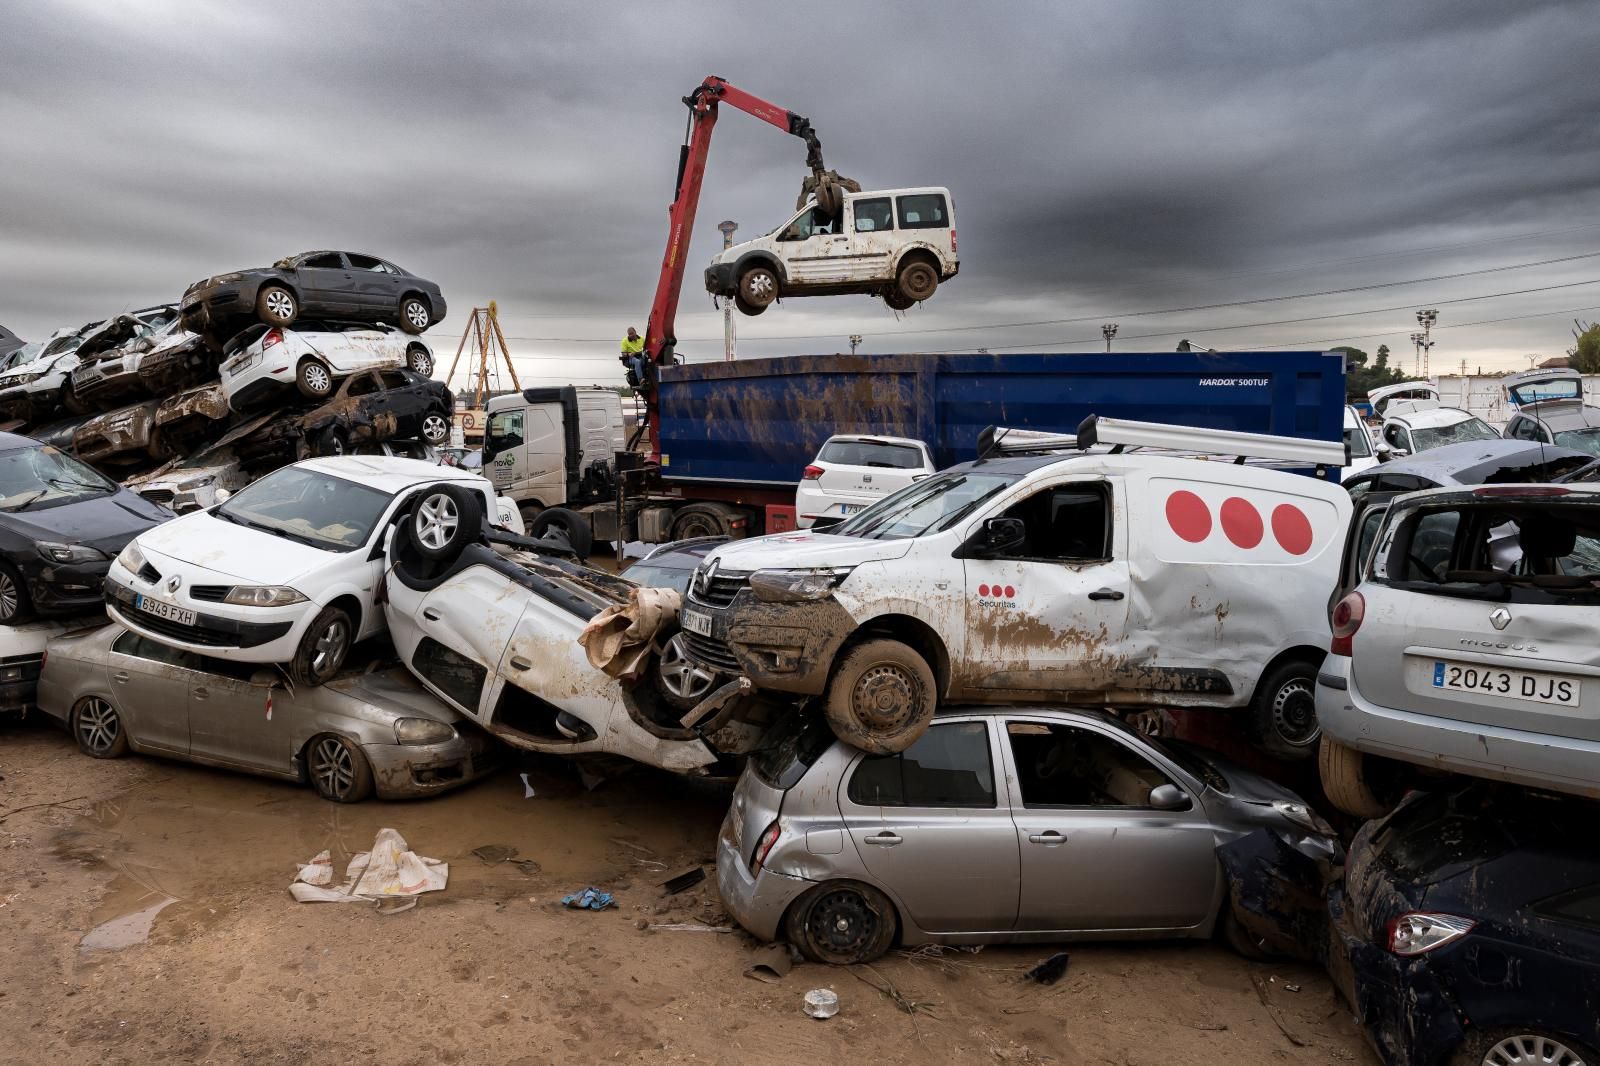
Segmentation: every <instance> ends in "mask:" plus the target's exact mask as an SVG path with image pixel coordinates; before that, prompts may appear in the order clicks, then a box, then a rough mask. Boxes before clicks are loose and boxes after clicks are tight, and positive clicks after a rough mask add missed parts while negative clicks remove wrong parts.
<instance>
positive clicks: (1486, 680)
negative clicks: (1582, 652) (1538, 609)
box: [1433, 660, 1582, 707]
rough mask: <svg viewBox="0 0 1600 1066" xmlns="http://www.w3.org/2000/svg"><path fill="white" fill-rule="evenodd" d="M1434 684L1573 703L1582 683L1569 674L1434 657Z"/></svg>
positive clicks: (1566, 704)
mask: <svg viewBox="0 0 1600 1066" xmlns="http://www.w3.org/2000/svg"><path fill="white" fill-rule="evenodd" d="M1433 687H1434V688H1439V689H1444V690H1446V691H1449V692H1481V693H1483V694H1484V695H1486V696H1504V697H1506V698H1507V699H1513V700H1528V701H1529V702H1531V703H1553V704H1555V705H1556V706H1558V707H1576V706H1578V704H1579V703H1580V702H1581V697H1580V692H1581V688H1582V686H1581V685H1580V684H1579V682H1578V681H1577V680H1575V679H1573V678H1570V677H1561V676H1559V675H1557V674H1546V673H1541V672H1539V671H1537V670H1501V669H1500V668H1498V667H1494V666H1475V665H1469V664H1467V663H1447V662H1440V661H1438V660H1435V661H1434V664H1433Z"/></svg>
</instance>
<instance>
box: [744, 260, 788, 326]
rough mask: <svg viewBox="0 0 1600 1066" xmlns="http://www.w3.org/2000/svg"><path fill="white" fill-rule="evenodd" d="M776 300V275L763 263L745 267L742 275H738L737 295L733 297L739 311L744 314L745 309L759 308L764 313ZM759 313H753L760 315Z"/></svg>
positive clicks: (775, 272) (747, 312)
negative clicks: (747, 307)
mask: <svg viewBox="0 0 1600 1066" xmlns="http://www.w3.org/2000/svg"><path fill="white" fill-rule="evenodd" d="M777 298H778V273H777V271H775V270H773V269H772V268H771V267H770V266H768V265H767V264H765V263H754V264H752V265H750V266H748V267H745V270H744V273H743V274H740V275H739V293H738V295H737V296H736V297H734V300H735V302H736V303H737V304H738V307H739V310H741V311H744V313H745V314H747V315H748V314H750V313H751V312H749V311H745V307H746V306H749V307H759V308H761V310H762V311H765V310H766V309H767V308H768V307H770V306H771V305H772V301H774V300H776V299H777ZM760 313H761V311H757V312H755V314H760Z"/></svg>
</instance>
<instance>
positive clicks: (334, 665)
mask: <svg viewBox="0 0 1600 1066" xmlns="http://www.w3.org/2000/svg"><path fill="white" fill-rule="evenodd" d="M354 643H355V624H354V623H353V622H352V621H351V619H350V615H349V614H347V613H346V612H345V610H344V608H342V607H335V606H333V605H332V604H329V605H328V606H327V607H324V608H323V609H322V610H321V611H319V612H318V613H317V617H315V618H313V619H312V620H311V625H309V626H308V627H306V632H305V635H304V636H302V637H301V638H300V646H299V647H298V648H296V649H295V653H294V658H293V659H292V660H290V662H289V676H290V678H292V679H293V680H294V683H295V684H297V685H304V686H306V687H307V688H312V687H314V686H316V685H321V684H324V683H326V682H328V681H332V680H333V678H334V676H335V675H336V674H338V672H339V668H340V667H341V666H343V665H344V660H345V657H346V656H348V655H349V654H350V645H352V644H354Z"/></svg>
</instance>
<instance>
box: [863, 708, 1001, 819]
mask: <svg viewBox="0 0 1600 1066" xmlns="http://www.w3.org/2000/svg"><path fill="white" fill-rule="evenodd" d="M845 795H846V796H847V797H848V798H849V800H850V802H851V803H854V804H857V805H859V806H862V807H972V808H988V809H991V810H992V809H993V808H994V760H993V758H992V756H991V755H990V754H989V726H988V725H987V723H984V722H948V723H945V724H943V725H935V726H933V727H931V728H930V729H929V730H928V731H927V732H926V733H924V734H922V738H921V739H920V740H918V741H917V742H916V743H915V744H913V745H911V747H909V748H907V749H906V750H905V751H902V752H900V753H899V754H898V755H869V756H867V757H866V758H864V759H862V760H861V761H860V762H858V763H857V764H856V768H855V769H854V770H853V771H852V772H851V774H850V784H849V786H848V787H847V789H846V792H845Z"/></svg>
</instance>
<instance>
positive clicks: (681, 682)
mask: <svg viewBox="0 0 1600 1066" xmlns="http://www.w3.org/2000/svg"><path fill="white" fill-rule="evenodd" d="M683 644H684V641H683V634H682V633H674V634H673V635H672V638H671V639H670V640H668V641H667V643H666V646H665V647H664V648H662V649H661V660H660V662H659V663H657V665H656V672H657V673H659V674H660V675H661V684H662V685H663V686H664V687H665V688H666V690H667V692H668V693H670V694H671V695H673V696H675V697H677V698H678V699H681V700H698V699H700V698H701V697H702V696H704V695H705V694H706V693H707V692H709V691H710V690H711V685H712V683H713V682H714V681H716V679H717V678H716V675H715V674H713V673H711V672H710V671H709V670H702V669H701V668H700V667H698V666H696V665H695V664H694V663H693V662H692V661H691V660H690V659H689V656H688V655H687V654H686V653H685V651H684V646H683Z"/></svg>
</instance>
